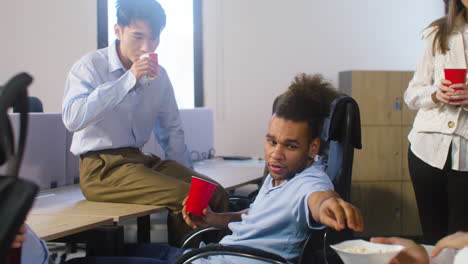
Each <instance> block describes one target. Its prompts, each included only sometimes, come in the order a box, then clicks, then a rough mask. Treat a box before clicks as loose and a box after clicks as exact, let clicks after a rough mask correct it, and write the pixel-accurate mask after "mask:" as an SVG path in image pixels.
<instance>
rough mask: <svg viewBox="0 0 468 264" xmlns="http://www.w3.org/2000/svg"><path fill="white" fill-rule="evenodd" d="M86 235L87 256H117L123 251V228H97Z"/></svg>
mask: <svg viewBox="0 0 468 264" xmlns="http://www.w3.org/2000/svg"><path fill="white" fill-rule="evenodd" d="M87 234H88V239H87V242H86V244H87V245H86V255H87V256H119V255H121V254H122V253H123V251H124V234H123V226H117V225H116V226H103V227H98V228H95V229H93V230H92V231H89V232H87Z"/></svg>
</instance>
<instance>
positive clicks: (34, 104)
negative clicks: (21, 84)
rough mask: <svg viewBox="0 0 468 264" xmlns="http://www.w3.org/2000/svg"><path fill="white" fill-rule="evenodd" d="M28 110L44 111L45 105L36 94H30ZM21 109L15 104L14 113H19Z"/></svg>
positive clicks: (33, 111)
mask: <svg viewBox="0 0 468 264" xmlns="http://www.w3.org/2000/svg"><path fill="white" fill-rule="evenodd" d="M27 99H28V112H29V113H42V112H44V107H43V106H42V102H41V100H40V99H39V98H37V97H35V96H28V97H27ZM19 112H20V109H18V106H17V105H16V106H13V113H19Z"/></svg>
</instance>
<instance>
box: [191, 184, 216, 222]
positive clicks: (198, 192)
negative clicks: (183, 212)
mask: <svg viewBox="0 0 468 264" xmlns="http://www.w3.org/2000/svg"><path fill="white" fill-rule="evenodd" d="M216 187H218V185H216V184H214V183H212V182H209V181H206V180H204V179H201V178H198V177H195V176H192V184H191V185H190V190H189V195H188V198H187V202H186V204H185V206H186V209H187V212H189V213H192V214H195V215H198V216H203V209H205V208H207V207H208V203H209V202H210V199H211V196H213V193H214V191H215V190H216Z"/></svg>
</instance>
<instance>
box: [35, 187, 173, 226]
mask: <svg viewBox="0 0 468 264" xmlns="http://www.w3.org/2000/svg"><path fill="white" fill-rule="evenodd" d="M164 210H165V208H164V207H161V206H153V205H140V204H124V203H105V202H92V201H88V200H86V198H85V197H84V196H83V194H82V193H81V189H80V187H79V185H76V184H75V185H70V186H65V187H61V188H57V189H51V190H47V191H44V192H41V193H40V194H39V195H38V197H37V198H36V200H35V202H34V205H33V208H32V209H31V214H66V215H76V216H98V217H111V218H112V219H113V220H114V222H120V221H123V220H127V219H132V218H137V217H141V216H145V215H150V214H152V213H157V212H161V211H164Z"/></svg>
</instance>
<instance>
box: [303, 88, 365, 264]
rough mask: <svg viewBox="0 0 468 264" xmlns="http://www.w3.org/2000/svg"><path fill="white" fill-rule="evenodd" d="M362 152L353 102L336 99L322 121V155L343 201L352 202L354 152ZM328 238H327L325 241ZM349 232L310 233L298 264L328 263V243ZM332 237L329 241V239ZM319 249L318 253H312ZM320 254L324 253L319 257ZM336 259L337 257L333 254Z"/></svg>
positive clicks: (355, 104)
mask: <svg viewBox="0 0 468 264" xmlns="http://www.w3.org/2000/svg"><path fill="white" fill-rule="evenodd" d="M355 148H357V149H361V148H362V145H361V120H360V114H359V107H358V104H357V103H356V101H355V100H354V99H353V98H352V97H349V96H341V97H339V98H337V99H335V100H334V101H333V102H332V104H331V107H330V113H329V115H328V117H327V118H326V119H325V121H324V124H323V128H322V135H321V155H323V156H324V157H323V159H324V162H325V163H326V164H327V169H326V172H327V174H328V176H329V177H330V179H331V180H332V182H333V186H334V187H335V191H336V192H337V193H338V194H340V196H341V198H343V199H344V200H346V201H350V199H351V178H352V171H353V158H354V149H355ZM327 236H328V238H326V237H327ZM352 236H353V234H352V232H351V230H345V231H341V232H332V233H330V232H320V231H319V232H311V234H310V235H309V237H308V239H307V240H306V242H305V243H304V246H303V249H302V254H301V256H300V260H299V263H316V262H318V263H320V262H325V263H327V262H326V261H327V255H328V254H327V250H328V243H329V241H333V240H343V239H349V238H351V237H352ZM330 237H331V238H330ZM317 249H320V250H319V252H320V254H318V255H317V254H315V253H316V252H317ZM322 252H323V254H322ZM333 256H334V257H336V258H337V256H336V255H333Z"/></svg>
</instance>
